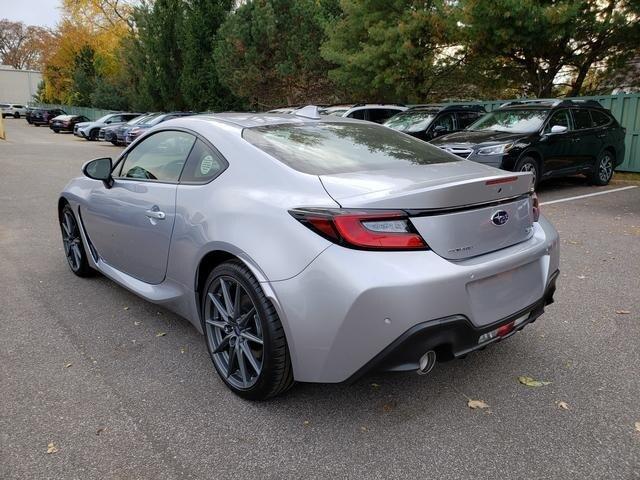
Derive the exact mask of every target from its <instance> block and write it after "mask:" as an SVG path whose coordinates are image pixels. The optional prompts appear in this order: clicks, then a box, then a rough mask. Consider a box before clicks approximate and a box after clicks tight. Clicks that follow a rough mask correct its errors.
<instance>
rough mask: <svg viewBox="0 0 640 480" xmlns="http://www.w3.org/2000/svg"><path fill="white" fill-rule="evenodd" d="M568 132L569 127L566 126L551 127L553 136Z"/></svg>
mask: <svg viewBox="0 0 640 480" xmlns="http://www.w3.org/2000/svg"><path fill="white" fill-rule="evenodd" d="M566 131H567V127H565V126H564V125H554V126H552V127H551V133H553V134H558V133H564V132H566Z"/></svg>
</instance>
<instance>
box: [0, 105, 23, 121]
mask: <svg viewBox="0 0 640 480" xmlns="http://www.w3.org/2000/svg"><path fill="white" fill-rule="evenodd" d="M0 112H2V118H6V117H13V118H20V117H21V116H22V117H24V116H25V115H26V114H27V107H25V106H24V105H21V104H18V103H0Z"/></svg>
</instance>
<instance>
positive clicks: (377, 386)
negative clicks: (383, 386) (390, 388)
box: [371, 383, 380, 388]
mask: <svg viewBox="0 0 640 480" xmlns="http://www.w3.org/2000/svg"><path fill="white" fill-rule="evenodd" d="M371 388H380V385H378V384H377V383H372V384H371Z"/></svg>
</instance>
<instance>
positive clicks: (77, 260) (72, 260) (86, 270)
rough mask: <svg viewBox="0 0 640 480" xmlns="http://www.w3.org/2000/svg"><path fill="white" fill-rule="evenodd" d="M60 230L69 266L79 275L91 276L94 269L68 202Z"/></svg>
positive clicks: (62, 215) (61, 218) (64, 209)
mask: <svg viewBox="0 0 640 480" xmlns="http://www.w3.org/2000/svg"><path fill="white" fill-rule="evenodd" d="M60 230H61V231H62V246H63V247H64V254H65V257H67V262H68V263H69V268H71V271H72V272H73V273H75V274H76V275H78V276H79V277H89V276H91V275H92V274H93V273H94V271H93V269H92V268H91V267H90V266H89V262H88V260H87V254H86V252H85V250H84V246H83V245H82V238H81V237H80V228H79V227H78V222H77V221H76V217H75V215H74V213H73V210H72V209H71V207H70V206H69V205H68V204H67V205H65V206H64V208H63V209H62V212H61V214H60Z"/></svg>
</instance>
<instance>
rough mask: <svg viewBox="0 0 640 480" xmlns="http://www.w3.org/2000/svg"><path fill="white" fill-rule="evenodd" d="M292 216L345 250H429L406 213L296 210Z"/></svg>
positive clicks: (391, 211) (291, 211)
mask: <svg viewBox="0 0 640 480" xmlns="http://www.w3.org/2000/svg"><path fill="white" fill-rule="evenodd" d="M289 213H290V214H291V215H292V216H293V217H294V218H295V219H296V220H298V221H299V222H300V223H302V224H303V225H305V226H307V227H308V228H310V229H311V230H313V231H315V232H316V233H318V234H320V235H322V236H323V237H325V238H327V239H328V240H331V241H332V242H334V243H337V244H339V245H342V246H344V247H349V248H358V249H363V250H426V249H427V244H426V243H425V242H424V240H423V239H422V237H421V236H420V234H419V233H418V232H416V231H415V229H414V228H413V225H412V224H411V222H410V221H409V218H408V216H407V214H406V213H405V212H403V211H399V210H349V209H340V208H336V209H317V208H297V209H294V210H290V211H289Z"/></svg>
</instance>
